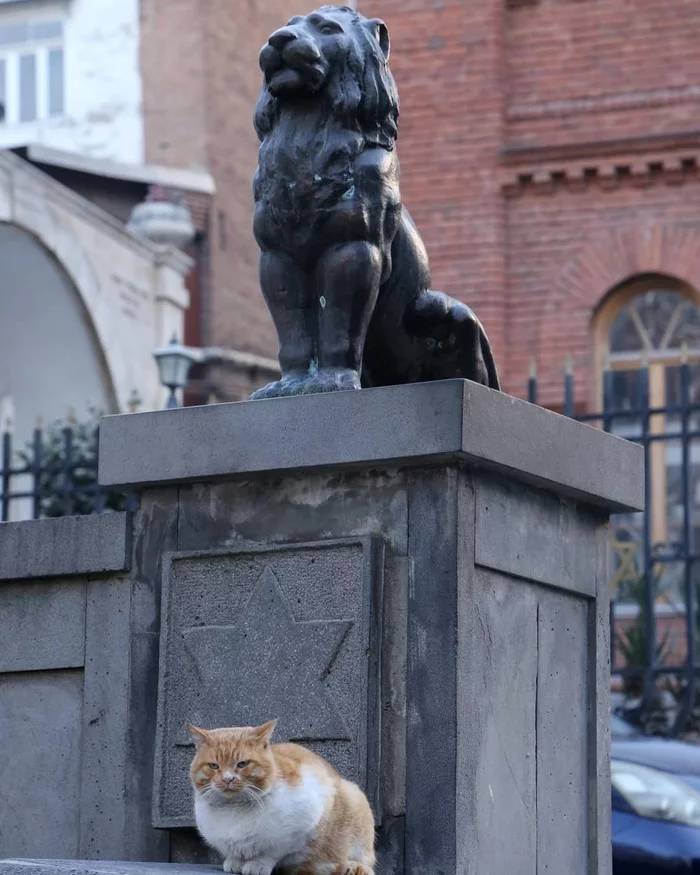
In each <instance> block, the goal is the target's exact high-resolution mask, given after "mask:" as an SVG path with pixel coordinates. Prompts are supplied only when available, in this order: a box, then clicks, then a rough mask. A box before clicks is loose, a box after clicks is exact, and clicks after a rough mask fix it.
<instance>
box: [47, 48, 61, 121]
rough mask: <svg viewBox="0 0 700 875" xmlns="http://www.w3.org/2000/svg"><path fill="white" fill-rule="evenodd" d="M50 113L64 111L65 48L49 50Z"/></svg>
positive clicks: (55, 113) (58, 113) (56, 113)
mask: <svg viewBox="0 0 700 875" xmlns="http://www.w3.org/2000/svg"><path fill="white" fill-rule="evenodd" d="M48 73H49V115H61V113H62V112H63V49H52V50H51V51H50V52H49V67H48Z"/></svg>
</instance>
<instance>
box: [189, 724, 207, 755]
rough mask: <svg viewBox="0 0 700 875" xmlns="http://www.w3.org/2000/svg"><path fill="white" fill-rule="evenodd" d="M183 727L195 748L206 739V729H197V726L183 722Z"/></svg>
mask: <svg viewBox="0 0 700 875" xmlns="http://www.w3.org/2000/svg"><path fill="white" fill-rule="evenodd" d="M185 729H186V730H187V734H188V735H189V737H190V738H191V739H192V741H193V742H194V746H195V748H196V749H197V750H199V748H200V747H201V746H202V745H203V744H204V742H205V741H206V740H207V739H208V737H209V733H208V732H207V731H206V729H199V728H198V727H197V726H193V725H192V724H191V723H185Z"/></svg>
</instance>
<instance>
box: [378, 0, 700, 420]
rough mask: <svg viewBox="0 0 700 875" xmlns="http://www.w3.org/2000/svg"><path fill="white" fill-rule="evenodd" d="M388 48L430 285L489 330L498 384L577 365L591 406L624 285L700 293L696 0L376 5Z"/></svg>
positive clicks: (517, 386) (549, 393) (407, 180)
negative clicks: (602, 333) (663, 280)
mask: <svg viewBox="0 0 700 875" xmlns="http://www.w3.org/2000/svg"><path fill="white" fill-rule="evenodd" d="M363 11H364V12H365V13H366V14H372V15H374V14H377V15H381V16H382V17H383V18H384V19H385V21H386V22H387V24H388V26H389V30H390V33H391V36H392V42H393V54H392V59H391V63H392V69H393V71H394V75H395V77H396V79H397V82H398V85H399V92H400V95H401V124H400V138H399V154H400V157H401V166H402V193H403V198H404V202H405V203H406V205H407V206H408V208H409V209H410V210H411V212H412V214H413V216H414V219H415V220H416V222H417V224H418V226H419V228H420V229H421V231H422V234H423V236H424V238H425V240H426V243H427V246H428V251H429V253H430V256H431V263H432V268H433V280H434V285H435V287H436V288H441V289H443V288H444V289H445V290H446V291H449V292H450V293H453V294H456V295H458V296H460V297H464V299H465V300H467V301H468V302H469V303H470V304H472V305H473V306H474V308H475V309H476V310H477V312H478V313H479V315H480V316H481V317H482V320H483V321H484V323H485V325H486V328H487V331H488V333H489V336H490V337H491V339H492V341H493V343H494V345H495V348H496V352H497V356H498V360H499V364H500V367H501V371H502V374H503V378H504V383H505V389H506V391H508V392H511V393H513V394H516V395H522V394H523V393H524V389H525V383H526V379H527V375H528V371H529V367H530V362H531V361H532V360H536V361H537V366H538V373H539V377H540V386H541V397H540V400H541V401H542V403H545V404H547V405H548V406H554V407H557V406H559V405H560V404H561V399H562V389H561V385H562V375H563V372H564V367H565V361H566V358H567V356H569V355H571V356H572V357H573V362H574V366H575V371H576V376H577V383H578V385H579V386H581V387H585V391H584V392H583V393H582V397H585V398H586V400H587V401H589V403H590V404H596V405H598V404H599V403H600V401H599V399H598V398H597V397H596V396H597V393H596V386H597V379H596V374H597V368H598V367H599V366H600V356H599V355H598V356H596V343H595V335H596V332H595V325H594V323H595V316H596V313H597V310H598V308H599V307H600V305H601V303H602V302H603V301H604V299H605V298H606V296H607V295H609V293H611V292H612V291H613V290H614V289H615V288H616V287H618V286H619V285H620V284H622V283H624V282H625V281H626V280H628V279H629V278H631V277H634V276H637V275H647V274H661V275H669V276H671V277H674V278H676V279H677V280H680V281H682V282H683V283H686V284H687V285H688V286H689V287H692V289H693V290H694V291H697V290H698V289H700V186H699V185H698V168H697V156H698V150H699V148H700V128H698V124H697V114H698V99H699V98H700V59H699V58H698V55H697V51H696V49H695V46H696V43H697V37H698V35H699V34H700V5H698V4H697V3H690V2H686V0H671V2H669V3H665V4H659V3H656V2H654V0H582V2H572V0H534V2H532V0H480V2H478V3H477V2H464V0H461V2H450V0H438V2H430V3H426V2H423V0H420V2H417V0H413V2H406V0H401V2H399V0H370V2H369V3H368V4H367V5H366V6H365V7H363Z"/></svg>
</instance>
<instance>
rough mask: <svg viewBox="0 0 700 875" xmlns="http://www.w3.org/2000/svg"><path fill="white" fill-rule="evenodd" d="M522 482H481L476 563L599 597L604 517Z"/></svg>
mask: <svg viewBox="0 0 700 875" xmlns="http://www.w3.org/2000/svg"><path fill="white" fill-rule="evenodd" d="M537 499H538V500H537V501H533V494H532V493H531V492H529V491H525V490H523V489H522V487H521V486H520V485H519V484H517V483H507V482H505V481H498V480H495V481H493V480H489V481H485V480H484V479H481V480H479V481H478V482H477V501H476V521H475V529H474V544H475V562H476V564H477V565H481V566H483V567H484V568H492V569H493V570H495V571H503V572H505V573H506V574H513V575H515V576H516V577H521V578H523V579H524V580H531V581H536V582H538V583H546V584H549V585H551V586H556V587H559V588H561V589H567V590H570V591H571V592H574V593H577V594H579V595H587V596H591V597H593V596H595V591H596V571H597V562H598V556H597V532H598V526H599V525H600V521H601V518H600V516H598V517H595V516H593V515H592V514H591V513H590V512H589V511H587V510H586V509H582V508H580V507H577V506H576V504H575V503H574V502H572V501H568V500H566V499H562V498H560V497H559V496H556V495H551V494H547V493H545V492H542V493H540V494H539V495H538V496H537Z"/></svg>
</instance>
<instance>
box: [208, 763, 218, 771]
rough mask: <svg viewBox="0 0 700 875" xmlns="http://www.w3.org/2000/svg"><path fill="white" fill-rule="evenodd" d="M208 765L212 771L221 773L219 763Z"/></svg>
mask: <svg viewBox="0 0 700 875" xmlns="http://www.w3.org/2000/svg"><path fill="white" fill-rule="evenodd" d="M207 765H208V766H209V768H210V769H211V770H212V772H218V771H219V764H218V763H207Z"/></svg>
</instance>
